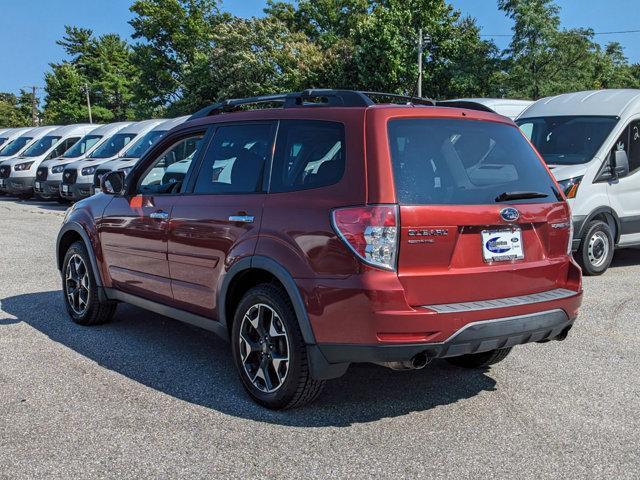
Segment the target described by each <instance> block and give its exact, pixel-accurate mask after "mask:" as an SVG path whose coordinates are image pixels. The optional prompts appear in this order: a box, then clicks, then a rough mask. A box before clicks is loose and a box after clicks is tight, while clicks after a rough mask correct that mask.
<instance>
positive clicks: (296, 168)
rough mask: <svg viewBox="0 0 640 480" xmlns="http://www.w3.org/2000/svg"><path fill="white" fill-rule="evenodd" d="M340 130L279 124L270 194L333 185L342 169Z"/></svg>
mask: <svg viewBox="0 0 640 480" xmlns="http://www.w3.org/2000/svg"><path fill="white" fill-rule="evenodd" d="M344 151H345V145H344V127H343V126H342V125H341V124H339V123H332V122H314V121H304V122H299V121H298V122H294V121H284V122H282V123H281V124H280V129H279V132H278V141H277V148H276V155H275V158H274V160H273V171H272V175H271V187H270V191H271V192H291V191H294V190H304V189H307V188H317V187H324V186H327V185H333V184H334V183H337V182H338V181H339V180H340V179H341V178H342V175H343V174H344V166H345V152H344Z"/></svg>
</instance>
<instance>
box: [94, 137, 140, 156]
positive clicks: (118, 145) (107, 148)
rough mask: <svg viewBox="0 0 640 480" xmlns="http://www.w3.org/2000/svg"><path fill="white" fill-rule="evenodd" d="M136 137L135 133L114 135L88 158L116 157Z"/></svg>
mask: <svg viewBox="0 0 640 480" xmlns="http://www.w3.org/2000/svg"><path fill="white" fill-rule="evenodd" d="M135 136H136V134H135V133H116V134H115V135H114V136H112V137H111V138H110V139H109V140H107V141H106V142H104V143H103V144H102V145H100V146H99V147H98V148H96V149H95V150H94V151H93V152H92V153H91V154H90V155H89V158H109V157H114V156H116V155H117V154H118V153H119V152H120V151H122V149H123V148H124V147H126V146H127V145H128V144H129V142H131V140H133V138H134V137H135Z"/></svg>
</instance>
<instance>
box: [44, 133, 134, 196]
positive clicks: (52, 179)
mask: <svg viewBox="0 0 640 480" xmlns="http://www.w3.org/2000/svg"><path fill="white" fill-rule="evenodd" d="M129 125H131V122H116V123H110V124H108V125H99V126H97V128H95V129H94V130H91V131H90V132H89V133H88V134H87V135H85V136H84V137H82V139H81V140H80V141H79V142H78V143H76V144H75V145H74V146H73V147H71V148H70V149H69V150H67V151H66V152H64V153H63V154H62V156H60V157H56V158H52V159H51V160H47V161H45V162H42V163H41V164H40V167H39V168H38V170H37V172H36V181H35V183H34V187H33V188H34V190H35V192H36V193H37V194H38V195H39V196H40V197H42V198H45V199H51V198H56V199H58V198H60V184H61V183H62V173H63V172H64V169H65V167H66V166H67V165H69V164H70V163H73V162H78V161H80V160H84V159H86V158H87V157H88V156H89V155H91V153H92V152H93V151H94V150H96V149H97V148H99V147H100V145H102V144H103V143H104V142H106V141H107V140H108V139H109V138H111V137H112V136H113V135H114V134H115V133H117V132H118V131H119V130H122V129H123V128H125V127H128V126H129Z"/></svg>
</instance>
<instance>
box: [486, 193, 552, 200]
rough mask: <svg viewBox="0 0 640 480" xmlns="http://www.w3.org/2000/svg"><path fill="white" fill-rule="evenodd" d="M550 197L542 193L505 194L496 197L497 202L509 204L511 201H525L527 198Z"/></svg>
mask: <svg viewBox="0 0 640 480" xmlns="http://www.w3.org/2000/svg"><path fill="white" fill-rule="evenodd" d="M548 196H549V195H547V194H546V193H542V192H503V193H501V194H500V195H498V196H497V197H496V199H495V200H496V202H508V201H509V200H525V199H527V198H546V197H548Z"/></svg>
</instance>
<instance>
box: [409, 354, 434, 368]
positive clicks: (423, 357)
mask: <svg viewBox="0 0 640 480" xmlns="http://www.w3.org/2000/svg"><path fill="white" fill-rule="evenodd" d="M430 360H431V359H430V358H429V357H428V356H427V354H426V353H424V352H422V353H419V354H417V355H416V356H415V357H413V358H412V359H411V367H412V368H414V369H416V370H419V369H421V368H424V367H426V366H427V364H428V363H429V361H430Z"/></svg>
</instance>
